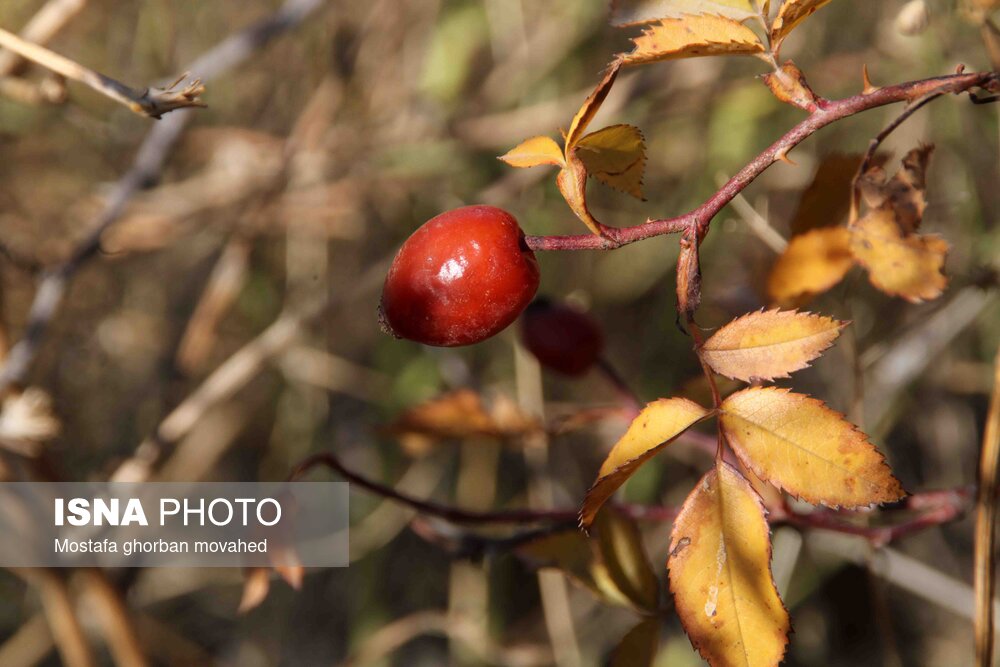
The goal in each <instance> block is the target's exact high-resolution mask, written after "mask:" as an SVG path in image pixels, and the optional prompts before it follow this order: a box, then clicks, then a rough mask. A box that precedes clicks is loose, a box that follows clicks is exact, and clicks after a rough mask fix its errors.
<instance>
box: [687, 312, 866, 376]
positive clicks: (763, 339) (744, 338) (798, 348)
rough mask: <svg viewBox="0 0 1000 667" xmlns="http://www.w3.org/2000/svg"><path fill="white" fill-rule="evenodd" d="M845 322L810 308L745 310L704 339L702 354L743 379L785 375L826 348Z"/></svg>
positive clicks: (718, 369)
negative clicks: (750, 311)
mask: <svg viewBox="0 0 1000 667" xmlns="http://www.w3.org/2000/svg"><path fill="white" fill-rule="evenodd" d="M845 326H847V324H846V323H845V322H840V321H838V320H834V319H831V318H829V317H823V316H822V315H813V314H812V313H799V312H795V311H787V310H786V311H780V310H777V309H775V310H769V311H759V312H756V313H749V314H747V315H744V316H742V317H739V318H737V319H735V320H733V321H732V322H730V323H729V324H727V325H726V326H724V327H722V328H721V329H719V330H718V331H717V332H715V334H714V335H713V336H712V337H711V338H709V339H708V340H707V341H705V345H704V346H703V347H702V357H703V358H704V359H705V361H706V362H707V363H708V365H709V366H711V367H712V370H714V371H715V372H716V373H719V374H720V375H725V376H726V377H730V378H734V379H736V380H743V381H744V382H753V381H755V380H773V379H774V378H780V377H789V374H790V373H794V372H795V371H798V370H802V369H803V368H806V367H808V366H809V363H810V362H811V361H812V360H813V359H816V358H817V357H818V356H819V355H821V354H822V353H823V351H824V350H826V349H827V348H828V347H830V346H831V345H832V344H833V341H834V340H836V338H837V336H839V335H840V330H841V329H843V328H844V327H845Z"/></svg>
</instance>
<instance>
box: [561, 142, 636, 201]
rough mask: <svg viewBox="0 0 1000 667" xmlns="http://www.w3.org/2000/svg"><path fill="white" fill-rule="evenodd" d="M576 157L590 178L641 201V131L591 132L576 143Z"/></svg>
mask: <svg viewBox="0 0 1000 667" xmlns="http://www.w3.org/2000/svg"><path fill="white" fill-rule="evenodd" d="M576 156H577V157H578V158H580V161H581V162H583V166H584V167H585V168H586V169H587V173H588V174H589V175H590V176H593V177H594V178H596V179H597V180H599V181H601V182H602V183H604V184H605V185H609V186H611V187H612V188H615V189H616V190H620V191H622V192H624V193H626V194H630V195H632V196H633V197H636V198H637V199H642V175H643V172H644V170H645V168H646V144H645V142H644V141H643V138H642V132H640V131H639V128H637V127H633V126H631V125H612V126H610V127H606V128H604V129H602V130H597V131H596V132H592V133H590V134H588V135H587V136H585V137H583V138H581V139H580V140H579V141H578V142H577V144H576Z"/></svg>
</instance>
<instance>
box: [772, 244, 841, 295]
mask: <svg viewBox="0 0 1000 667" xmlns="http://www.w3.org/2000/svg"><path fill="white" fill-rule="evenodd" d="M853 265H854V255H853V254H852V252H851V233H850V232H849V231H848V230H847V228H846V227H825V228H821V229H813V230H811V231H808V232H806V233H805V234H799V235H798V236H793V237H792V239H791V241H790V242H789V243H788V247H787V248H785V252H783V253H782V254H781V257H779V258H778V261H777V262H776V263H775V264H774V267H772V269H771V273H770V275H769V276H768V279H767V293H768V296H769V297H770V298H771V300H772V301H773V302H774V303H776V304H778V305H781V306H785V307H790V306H801V305H803V304H804V303H806V302H807V301H808V300H809V299H811V298H812V297H813V296H815V295H817V294H820V293H822V292H825V291H826V290H828V289H830V288H831V287H833V286H834V285H836V284H837V283H839V282H840V281H841V279H843V277H844V276H845V275H847V272H848V271H850V270H851V267H852V266H853Z"/></svg>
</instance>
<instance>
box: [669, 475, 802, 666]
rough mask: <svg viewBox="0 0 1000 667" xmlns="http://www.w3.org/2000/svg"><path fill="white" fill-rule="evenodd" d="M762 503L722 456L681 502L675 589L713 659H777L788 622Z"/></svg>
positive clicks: (688, 623)
mask: <svg viewBox="0 0 1000 667" xmlns="http://www.w3.org/2000/svg"><path fill="white" fill-rule="evenodd" d="M770 563H771V541H770V534H769V530H768V525H767V520H766V518H765V512H764V505H763V503H761V501H760V497H759V496H758V495H757V494H756V493H755V492H754V490H753V489H752V488H751V486H750V484H749V483H748V482H747V480H746V479H745V478H744V477H743V476H742V475H741V474H740V473H739V471H737V470H736V469H735V468H733V467H732V466H730V465H729V464H728V463H725V462H721V461H720V462H719V463H718V464H717V465H716V467H715V468H713V469H712V470H710V471H709V472H708V473H707V474H706V475H705V476H704V477H702V479H701V482H699V483H698V485H697V486H696V487H695V488H694V491H692V492H691V495H689V496H688V497H687V500H686V501H684V507H683V508H682V509H681V513H680V515H679V516H678V517H677V520H676V521H674V528H673V531H672V533H671V535H670V556H669V558H668V560H667V567H668V568H669V569H670V590H671V591H672V592H673V594H674V603H675V605H676V607H677V615H678V616H679V617H680V619H681V623H682V624H683V625H684V630H685V632H687V634H688V637H690V639H691V643H692V644H693V645H694V647H695V648H696V649H697V650H698V653H700V654H701V655H702V657H703V658H705V659H706V660H707V661H708V662H709V664H711V665H713V666H716V667H719V666H722V665H725V666H727V667H729V666H736V665H739V666H740V667H745V666H746V665H755V666H756V665H761V666H764V665H773V666H775V667H776V666H777V665H778V663H780V662H781V658H782V656H783V655H784V654H785V647H786V645H787V644H788V632H789V630H790V624H789V620H788V612H787V611H786V610H785V607H784V605H782V603H781V598H779V597H778V591H777V589H776V588H775V586H774V579H773V578H772V576H771V569H770Z"/></svg>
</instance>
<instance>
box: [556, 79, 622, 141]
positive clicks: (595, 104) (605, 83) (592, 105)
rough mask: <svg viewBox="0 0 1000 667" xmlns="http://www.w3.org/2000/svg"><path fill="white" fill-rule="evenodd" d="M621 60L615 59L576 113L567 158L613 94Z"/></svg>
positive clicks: (571, 125)
mask: <svg viewBox="0 0 1000 667" xmlns="http://www.w3.org/2000/svg"><path fill="white" fill-rule="evenodd" d="M621 66H622V63H621V60H618V59H615V60H614V61H612V63H611V64H610V65H608V69H607V70H605V72H604V78H603V79H601V82H600V83H599V84H597V88H595V89H594V92H592V93H591V94H590V96H589V97H588V98H587V99H586V100H584V101H583V106H581V107H580V110H579V111H577V112H576V115H575V116H573V122H572V123H570V125H569V131H568V132H567V133H566V156H567V158H568V157H569V153H570V151H571V149H572V148H573V147H574V146H576V142H577V140H578V139H579V138H580V137H581V136H583V133H584V132H585V131H586V130H587V126H588V125H590V121H592V120H594V116H595V115H597V111H598V109H600V108H601V105H602V104H604V100H605V99H606V98H607V96H608V93H610V92H611V86H612V85H613V84H614V82H615V79H616V78H618V70H620V69H621Z"/></svg>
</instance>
